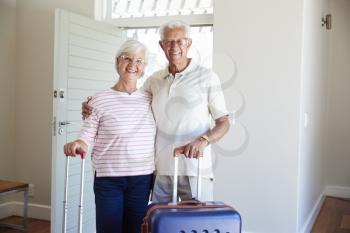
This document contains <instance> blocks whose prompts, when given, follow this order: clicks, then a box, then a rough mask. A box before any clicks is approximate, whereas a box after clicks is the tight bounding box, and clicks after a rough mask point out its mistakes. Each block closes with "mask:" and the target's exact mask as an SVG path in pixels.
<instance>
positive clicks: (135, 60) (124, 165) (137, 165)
mask: <svg viewBox="0 0 350 233" xmlns="http://www.w3.org/2000/svg"><path fill="white" fill-rule="evenodd" d="M147 55H148V51H147V48H146V47H145V45H143V44H142V43H140V42H138V41H136V40H128V41H126V42H125V43H124V44H123V45H122V46H121V47H120V49H119V51H118V52H117V55H116V60H115V63H116V64H115V66H116V70H117V72H118V74H119V80H118V82H117V83H116V84H115V85H114V86H113V87H111V88H110V89H108V90H105V91H102V92H99V93H97V94H96V95H95V96H94V97H93V98H92V100H91V101H90V103H89V104H90V105H91V106H93V112H92V114H91V115H90V116H89V117H88V118H87V119H85V121H84V124H83V127H82V129H81V132H80V135H79V137H78V139H77V140H75V141H73V142H70V143H67V144H66V145H65V146H64V152H65V154H66V155H68V156H76V155H77V154H78V153H80V152H86V151H87V150H88V148H89V147H92V152H91V156H92V164H93V167H94V170H95V179H94V193H95V203H96V230H97V233H139V232H140V229H141V222H142V218H143V217H144V216H145V213H146V210H147V203H148V197H149V192H150V188H151V181H152V175H151V174H152V173H153V171H154V138H155V134H156V126H155V121H154V118H153V115H152V110H151V105H150V102H151V96H149V94H147V93H146V92H144V91H142V90H138V89H137V87H136V83H137V79H139V78H140V77H141V76H142V74H143V71H144V68H145V65H146V63H147Z"/></svg>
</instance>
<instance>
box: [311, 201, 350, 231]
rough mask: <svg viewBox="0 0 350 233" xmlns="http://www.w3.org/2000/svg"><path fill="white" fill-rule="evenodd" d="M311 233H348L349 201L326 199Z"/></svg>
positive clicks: (349, 228)
mask: <svg viewBox="0 0 350 233" xmlns="http://www.w3.org/2000/svg"><path fill="white" fill-rule="evenodd" d="M311 233H350V200H349V199H341V198H334V197H327V198H326V199H325V201H324V203H323V205H322V208H321V210H320V213H319V215H318V217H317V219H316V222H315V224H314V227H313V229H312V231H311Z"/></svg>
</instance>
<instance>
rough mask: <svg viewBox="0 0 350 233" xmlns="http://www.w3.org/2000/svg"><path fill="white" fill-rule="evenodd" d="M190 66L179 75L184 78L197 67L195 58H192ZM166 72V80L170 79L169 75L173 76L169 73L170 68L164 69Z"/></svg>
mask: <svg viewBox="0 0 350 233" xmlns="http://www.w3.org/2000/svg"><path fill="white" fill-rule="evenodd" d="M190 59H191V60H190V64H188V66H187V67H186V68H185V69H184V70H183V71H181V72H179V73H177V74H179V75H180V76H183V75H185V74H187V73H189V72H191V71H193V70H194V69H195V67H196V62H195V61H194V60H193V58H190ZM164 72H165V76H164V79H165V78H167V77H169V75H171V73H170V72H169V67H168V66H167V67H166V68H165V69H164Z"/></svg>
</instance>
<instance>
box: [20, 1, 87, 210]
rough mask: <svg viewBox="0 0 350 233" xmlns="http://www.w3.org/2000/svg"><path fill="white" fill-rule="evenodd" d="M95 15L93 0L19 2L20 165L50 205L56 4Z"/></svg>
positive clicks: (25, 177)
mask: <svg viewBox="0 0 350 233" xmlns="http://www.w3.org/2000/svg"><path fill="white" fill-rule="evenodd" d="M56 7H57V8H63V9H67V10H71V11H73V12H76V13H79V14H82V15H87V16H90V17H93V14H94V1H93V0H89V1H86V0H79V1H70V0H54V1H52V0H51V1H47V0H30V1H28V0H18V1H17V71H18V74H17V83H16V93H17V99H16V104H15V105H16V117H17V118H16V148H17V150H16V162H15V163H16V167H17V170H16V172H17V174H18V179H21V180H24V181H27V182H29V183H33V184H34V185H35V198H33V199H31V200H30V201H31V202H32V203H36V204H43V205H50V204H51V202H50V198H51V151H52V150H51V136H52V134H51V122H52V89H53V45H54V40H53V39H54V8H56Z"/></svg>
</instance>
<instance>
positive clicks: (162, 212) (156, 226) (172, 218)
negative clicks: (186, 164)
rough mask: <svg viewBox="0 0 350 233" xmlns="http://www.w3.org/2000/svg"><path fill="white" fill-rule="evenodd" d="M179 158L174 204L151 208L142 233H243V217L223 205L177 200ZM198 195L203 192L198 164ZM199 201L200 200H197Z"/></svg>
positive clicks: (175, 179) (220, 203) (175, 177)
mask: <svg viewBox="0 0 350 233" xmlns="http://www.w3.org/2000/svg"><path fill="white" fill-rule="evenodd" d="M177 163H178V162H177V158H175V173H174V188H173V202H172V203H169V204H156V205H152V206H150V208H149V209H148V211H147V215H146V217H145V218H144V222H143V224H142V233H240V232H241V227H242V223H241V216H240V214H239V213H238V212H237V211H236V210H235V209H233V208H232V207H230V206H228V205H225V204H224V203H222V202H200V201H198V200H189V201H182V202H179V203H176V200H177ZM198 178H199V179H198V180H197V183H198V184H197V193H199V192H198V191H199V190H201V189H200V176H199V161H198ZM197 198H198V196H197Z"/></svg>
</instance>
